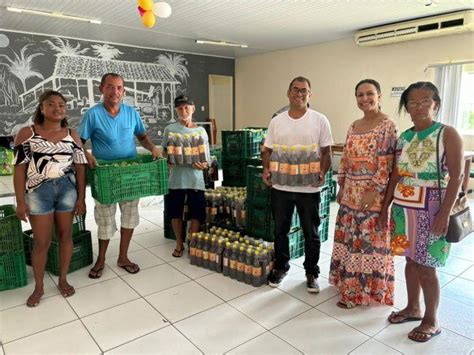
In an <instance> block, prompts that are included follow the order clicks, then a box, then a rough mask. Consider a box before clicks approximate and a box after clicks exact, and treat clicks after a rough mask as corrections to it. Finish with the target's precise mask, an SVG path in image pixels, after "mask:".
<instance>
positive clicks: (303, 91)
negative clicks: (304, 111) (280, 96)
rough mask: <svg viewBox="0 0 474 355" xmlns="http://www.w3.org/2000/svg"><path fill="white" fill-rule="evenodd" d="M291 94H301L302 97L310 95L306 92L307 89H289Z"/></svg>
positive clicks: (308, 91)
mask: <svg viewBox="0 0 474 355" xmlns="http://www.w3.org/2000/svg"><path fill="white" fill-rule="evenodd" d="M291 93H292V94H293V95H298V94H301V95H303V96H306V95H308V94H310V93H311V91H310V90H308V89H298V88H297V87H292V88H291Z"/></svg>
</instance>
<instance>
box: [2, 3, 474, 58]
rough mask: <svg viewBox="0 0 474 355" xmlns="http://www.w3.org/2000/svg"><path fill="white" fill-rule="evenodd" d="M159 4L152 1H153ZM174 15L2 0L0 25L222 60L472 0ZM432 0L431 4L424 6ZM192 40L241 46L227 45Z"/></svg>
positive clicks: (194, 7) (189, 10)
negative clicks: (148, 20) (152, 17)
mask: <svg viewBox="0 0 474 355" xmlns="http://www.w3.org/2000/svg"><path fill="white" fill-rule="evenodd" d="M155 2H157V0H155ZM167 2H168V3H169V4H170V5H171V7H172V14H171V16H170V17H169V18H167V19H159V18H157V22H156V25H155V26H154V27H153V28H152V29H147V28H145V27H144V26H143V25H142V23H141V19H140V17H139V15H138V11H137V6H138V2H137V1H136V0H100V1H98V0H62V1H61V0H0V29H4V30H13V31H24V32H33V33H40V34H48V35H56V36H64V37H73V38H81V39H90V40H95V41H104V42H110V43H119V44H127V45H134V46H140V47H150V48H161V49H171V50H174V51H182V52H188V53H201V54H208V55H217V56H225V57H232V58H236V57H244V56H249V55H255V54H261V53H266V52H271V51H277V50H284V49H289V48H296V47H303V46H308V45H312V44H316V43H321V42H327V41H333V40H337V39H342V38H350V37H352V35H353V33H354V31H356V30H359V29H362V28H367V27H373V26H379V25H383V24H387V23H393V22H398V21H405V20H409V19H414V18H419V17H425V16H432V15H437V14H441V13H446V12H453V11H459V10H465V9H473V8H474V0H451V1H449V0H431V1H430V0H389V1H387V0H167ZM430 2H432V3H433V4H432V5H431V6H426V4H427V3H430ZM6 6H16V7H22V8H28V9H34V10H42V11H57V12H62V13H64V14H67V15H74V16H80V17H88V18H93V19H99V20H101V21H102V24H100V25H96V24H90V23H85V22H77V21H71V20H65V19H58V18H52V17H44V16H37V15H28V14H16V13H12V12H8V11H6ZM195 39H206V40H218V41H227V42H233V43H243V44H247V45H248V48H233V47H222V46H213V45H200V44H196V43H195V42H194V41H195Z"/></svg>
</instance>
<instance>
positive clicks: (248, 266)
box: [244, 247, 255, 285]
mask: <svg viewBox="0 0 474 355" xmlns="http://www.w3.org/2000/svg"><path fill="white" fill-rule="evenodd" d="M254 255H255V254H254V251H253V249H252V248H251V247H249V248H247V255H246V260H245V266H244V273H245V278H244V282H245V283H246V284H248V285H251V284H252V266H253V259H254Z"/></svg>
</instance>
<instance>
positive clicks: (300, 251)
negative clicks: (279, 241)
mask: <svg viewBox="0 0 474 355" xmlns="http://www.w3.org/2000/svg"><path fill="white" fill-rule="evenodd" d="M318 232H319V238H320V240H321V242H325V241H326V240H328V233H329V218H322V219H321V221H320V224H319V227H318ZM288 240H289V246H290V259H297V258H299V257H301V256H303V255H304V233H303V229H301V228H299V229H296V230H294V231H293V232H291V233H289V234H288Z"/></svg>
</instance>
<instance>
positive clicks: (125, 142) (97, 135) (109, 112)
mask: <svg viewBox="0 0 474 355" xmlns="http://www.w3.org/2000/svg"><path fill="white" fill-rule="evenodd" d="M99 90H100V92H101V93H102V96H103V102H101V103H99V104H97V105H95V106H94V107H91V108H90V109H89V110H88V111H87V112H86V113H85V115H84V117H83V118H82V120H81V123H80V126H79V129H78V131H79V134H80V136H81V139H82V141H83V142H86V141H87V140H88V139H90V140H91V142H92V154H90V153H88V152H86V157H87V161H88V164H89V166H90V167H94V166H95V164H96V158H97V159H103V160H116V159H129V158H134V157H135V156H136V155H137V149H136V147H135V140H134V138H135V137H137V138H138V140H139V141H140V143H141V145H142V146H143V147H144V148H145V149H148V150H149V151H150V152H151V154H152V156H153V158H154V159H156V158H157V157H158V156H159V155H160V153H159V150H158V148H157V147H155V145H154V144H153V143H152V141H151V140H150V138H149V137H148V136H147V134H146V133H145V126H144V125H143V122H142V120H141V118H140V115H139V114H138V112H137V111H135V109H134V108H133V107H131V106H128V105H126V104H124V103H122V98H123V96H124V94H125V88H124V80H123V78H122V77H121V76H120V75H119V74H114V73H108V74H105V75H104V76H103V77H102V80H101V82H100V86H99ZM118 205H119V208H120V212H121V221H120V223H121V228H120V251H119V256H118V259H117V265H118V266H119V267H121V268H123V269H125V270H126V271H127V272H129V273H131V274H135V273H137V272H138V271H140V267H139V266H138V265H137V264H135V263H133V262H131V261H130V259H128V247H129V245H130V240H131V239H132V234H133V230H134V229H135V228H136V227H137V226H138V222H139V220H140V217H139V215H138V200H135V201H122V202H119V203H118ZM116 210H117V204H116V203H114V204H109V205H104V204H101V203H99V202H98V201H95V208H94V217H95V220H96V223H97V225H98V229H97V236H98V238H99V255H98V257H97V261H96V263H95V265H94V267H93V268H92V269H91V270H90V272H89V277H90V278H93V279H96V278H99V277H101V276H102V272H103V270H104V266H105V254H106V252H107V247H108V245H109V241H110V238H112V236H113V235H114V233H115V231H116V230H117V226H116V223H115V213H116Z"/></svg>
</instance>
